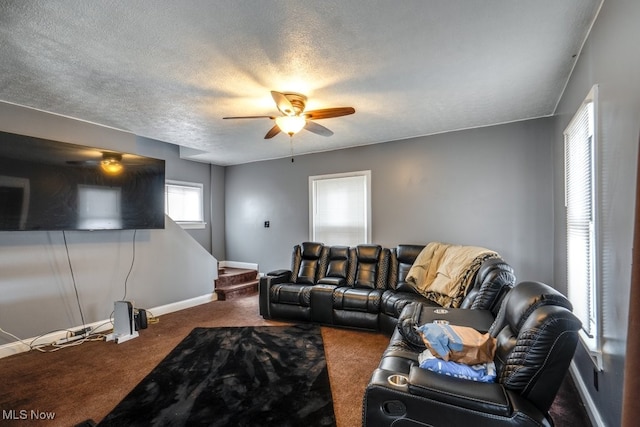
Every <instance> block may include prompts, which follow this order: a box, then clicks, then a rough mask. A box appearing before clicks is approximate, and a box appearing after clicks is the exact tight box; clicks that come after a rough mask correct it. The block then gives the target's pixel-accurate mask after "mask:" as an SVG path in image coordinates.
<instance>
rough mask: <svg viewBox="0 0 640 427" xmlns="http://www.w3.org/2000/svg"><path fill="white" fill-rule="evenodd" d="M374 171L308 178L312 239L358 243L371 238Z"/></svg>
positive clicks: (338, 242) (352, 244)
mask: <svg viewBox="0 0 640 427" xmlns="http://www.w3.org/2000/svg"><path fill="white" fill-rule="evenodd" d="M370 180H371V171H359V172H351V173H344V174H332V175H318V176H310V177H309V212H310V215H309V224H310V233H309V234H310V238H311V240H312V241H315V242H322V243H324V244H326V245H344V246H356V245H358V244H361V243H369V242H370V240H371V227H370V224H371V202H370V200H371V197H370V193H371V187H370Z"/></svg>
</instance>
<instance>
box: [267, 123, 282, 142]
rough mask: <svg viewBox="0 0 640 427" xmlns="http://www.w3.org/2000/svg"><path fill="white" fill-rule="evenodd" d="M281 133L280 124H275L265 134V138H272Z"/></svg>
mask: <svg viewBox="0 0 640 427" xmlns="http://www.w3.org/2000/svg"><path fill="white" fill-rule="evenodd" d="M279 133H280V128H279V127H278V125H274V126H273V127H272V128H271V129H269V132H267V134H266V135H265V136H264V139H271V138H273V137H274V136H276V135H277V134H279Z"/></svg>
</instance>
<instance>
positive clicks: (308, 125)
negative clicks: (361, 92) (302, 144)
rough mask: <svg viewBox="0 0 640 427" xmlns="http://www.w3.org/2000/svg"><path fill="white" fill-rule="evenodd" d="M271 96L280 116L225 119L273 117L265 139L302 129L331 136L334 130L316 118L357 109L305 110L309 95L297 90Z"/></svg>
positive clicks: (242, 117)
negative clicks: (273, 122) (296, 91)
mask: <svg viewBox="0 0 640 427" xmlns="http://www.w3.org/2000/svg"><path fill="white" fill-rule="evenodd" d="M271 96H272V97H273V100H274V101H275V103H276V106H277V107H278V110H279V111H280V113H281V115H279V116H236V117H223V119H271V120H275V122H276V123H275V125H274V126H273V127H272V128H271V129H270V130H269V132H267V134H266V135H265V136H264V139H270V138H273V137H274V136H276V135H277V134H279V133H280V132H284V133H287V134H289V136H293V135H294V134H296V133H298V132H299V131H300V130H302V129H306V130H308V131H309V132H313V133H315V134H317V135H322V136H331V135H333V132H332V131H331V130H329V129H327V128H326V127H324V126H322V125H319V124H317V123H316V122H315V121H314V120H320V119H330V118H333V117H340V116H346V115H349V114H353V113H355V112H356V110H355V109H354V108H353V107H334V108H323V109H319V110H310V111H305V110H304V108H305V105H306V102H307V97H306V96H304V95H302V94H299V93H295V92H284V93H283V92H276V91H274V90H272V91H271Z"/></svg>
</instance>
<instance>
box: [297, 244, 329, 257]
mask: <svg viewBox="0 0 640 427" xmlns="http://www.w3.org/2000/svg"><path fill="white" fill-rule="evenodd" d="M323 246H324V245H323V244H322V243H317V242H303V243H302V258H304V259H318V258H320V255H321V254H322V247H323Z"/></svg>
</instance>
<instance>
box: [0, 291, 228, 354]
mask: <svg viewBox="0 0 640 427" xmlns="http://www.w3.org/2000/svg"><path fill="white" fill-rule="evenodd" d="M217 300H218V295H217V294H216V293H215V292H213V293H210V294H206V295H201V296H199V297H195V298H190V299H186V300H182V301H177V302H173V303H170V304H165V305H161V306H158V307H154V308H149V309H147V311H149V312H150V313H152V314H153V315H154V316H162V315H165V314H168V313H173V312H175V311H180V310H184V309H185V308H191V307H195V306H198V305H201V304H206V303H208V302H211V301H217ZM84 327H87V328H92V329H93V328H97V329H96V330H95V331H94V332H106V331H108V330H111V329H113V324H112V323H111V320H110V319H106V320H100V321H97V322H93V323H87V324H86V325H84ZM82 328H83V325H79V326H74V327H71V328H68V329H65V330H61V331H59V332H54V333H51V334H48V335H46V339H42V340H38V343H41V344H50V343H54V342H56V341H58V340H60V339H62V338H66V336H67V331H75V330H77V329H82ZM35 338H36V337H32V338H27V339H24V340H22V342H21V341H15V342H12V343H9V344H5V345H2V346H0V359H2V358H3V357H8V356H12V355H14V354H19V353H24V352H27V351H29V346H28V345H26V344H24V343H23V342H27V343H29V342H31V341H33V340H34V339H35Z"/></svg>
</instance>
